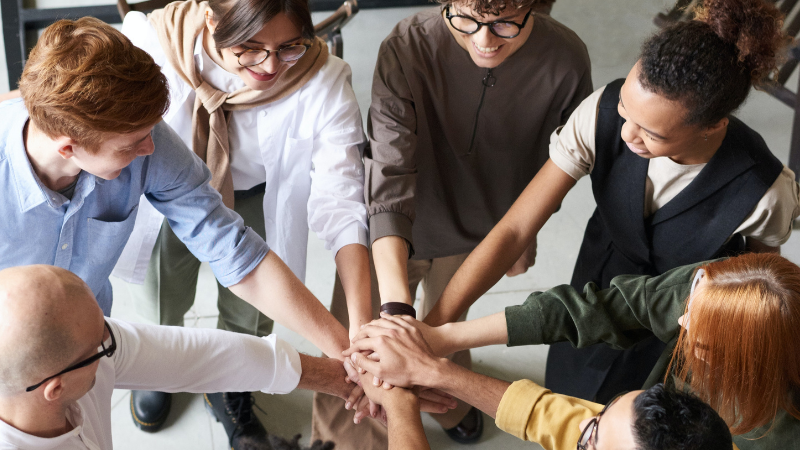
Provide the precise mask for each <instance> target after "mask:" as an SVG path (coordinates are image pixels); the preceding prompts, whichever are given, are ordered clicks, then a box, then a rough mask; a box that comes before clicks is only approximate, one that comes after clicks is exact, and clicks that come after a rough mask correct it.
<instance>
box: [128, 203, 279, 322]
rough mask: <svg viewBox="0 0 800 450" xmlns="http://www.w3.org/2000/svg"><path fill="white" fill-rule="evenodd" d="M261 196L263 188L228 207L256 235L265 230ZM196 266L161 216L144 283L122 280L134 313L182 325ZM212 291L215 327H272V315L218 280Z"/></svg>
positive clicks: (194, 286) (191, 295)
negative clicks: (129, 296)
mask: <svg viewBox="0 0 800 450" xmlns="http://www.w3.org/2000/svg"><path fill="white" fill-rule="evenodd" d="M263 201H264V194H263V193H261V194H257V195H254V196H252V197H249V198H246V199H239V200H236V201H235V204H234V208H233V210H234V211H236V212H237V213H238V214H239V215H240V216H242V219H243V220H244V224H245V225H246V226H249V227H251V228H252V229H253V230H254V231H255V232H256V233H258V235H259V236H261V238H262V239H263V238H264V237H265V236H266V232H265V230H264V209H263V208H264V207H263ZM199 270H200V261H199V260H198V259H197V258H195V257H194V255H193V254H192V253H191V252H190V251H189V249H188V248H186V245H184V243H183V242H181V240H180V239H178V237H177V236H175V233H173V232H172V228H170V226H169V223H168V222H167V220H166V219H165V220H164V224H163V225H162V226H161V232H160V233H159V235H158V238H157V240H156V244H155V247H154V248H153V255H152V256H151V258H150V265H149V266H148V267H147V275H146V276H145V281H144V284H143V285H136V284H128V286H129V291H130V293H131V295H132V296H133V298H134V299H135V304H136V311H137V313H138V314H139V315H140V316H141V317H142V318H143V319H145V320H147V321H150V322H151V323H155V324H160V325H174V326H183V316H185V315H186V313H187V312H188V311H189V309H190V308H191V307H192V305H193V304H194V298H195V293H196V291H197V275H198V272H199ZM217 292H218V294H219V295H218V298H217V307H218V308H219V319H218V320H217V328H219V329H221V330H227V331H234V332H237V333H243V334H250V335H253V336H266V335H268V334H270V333H271V332H272V325H273V322H272V319H270V318H269V317H267V316H265V315H264V314H262V313H261V312H259V311H258V310H257V309H256V308H255V307H253V306H252V305H251V304H249V303H247V302H246V301H244V300H242V299H241V298H239V297H238V296H236V295H235V294H234V293H232V292H231V291H230V290H229V289H228V288H226V287H224V286H222V285H221V284H219V283H217Z"/></svg>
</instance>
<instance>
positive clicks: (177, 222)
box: [0, 100, 269, 315]
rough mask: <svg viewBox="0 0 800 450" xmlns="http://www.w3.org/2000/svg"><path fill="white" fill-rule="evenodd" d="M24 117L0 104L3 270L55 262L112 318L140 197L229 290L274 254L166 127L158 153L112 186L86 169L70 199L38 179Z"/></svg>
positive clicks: (159, 129)
mask: <svg viewBox="0 0 800 450" xmlns="http://www.w3.org/2000/svg"><path fill="white" fill-rule="evenodd" d="M27 120H28V111H27V110H26V108H25V105H24V104H23V103H22V101H21V100H12V101H8V102H5V103H3V104H0V188H1V189H2V191H0V192H2V197H3V201H2V203H0V269H3V268H6V267H12V266H20V265H27V264H50V265H54V266H58V267H62V268H64V269H67V270H70V271H72V272H73V273H75V274H76V275H78V276H79V277H81V278H82V279H83V281H85V282H86V284H88V285H89V287H90V288H91V289H92V292H94V295H95V296H96V297H97V302H98V303H99V304H100V307H101V308H102V309H103V313H104V314H105V315H108V314H109V313H110V311H111V302H112V293H111V283H110V282H109V280H108V276H109V274H111V271H112V270H113V269H114V265H115V264H116V262H117V259H118V258H119V256H120V253H122V249H123V248H124V246H125V243H126V242H127V240H128V236H129V235H130V233H131V230H132V229H133V224H134V222H135V220H136V211H137V208H138V205H139V197H140V196H141V195H142V194H144V195H145V196H146V197H147V199H148V200H149V201H150V203H151V204H152V205H153V206H154V207H155V208H156V209H157V210H158V211H160V212H161V213H162V214H164V216H166V217H167V219H168V220H169V224H170V226H171V227H172V229H173V230H174V231H175V234H176V235H177V236H178V237H179V238H180V239H181V240H182V241H183V242H184V243H185V244H186V246H187V247H188V248H189V250H191V251H192V253H193V254H194V255H195V256H196V257H197V258H198V259H200V260H201V261H208V262H209V263H210V265H211V268H212V270H213V271H214V275H216V277H217V279H218V280H219V282H220V283H221V284H222V285H224V286H230V285H233V284H236V283H238V282H239V281H241V280H242V278H244V277H245V275H247V274H248V273H250V271H251V270H253V269H254V268H255V267H256V266H257V265H258V263H259V262H261V260H262V259H263V258H264V257H265V256H266V254H267V252H268V251H269V248H268V247H267V244H266V243H265V242H264V241H263V240H262V239H261V237H259V236H258V235H257V234H256V233H255V232H254V231H253V230H252V229H250V228H249V227H245V226H244V222H242V219H241V217H239V215H238V214H236V213H235V212H233V211H231V210H230V209H228V208H226V207H225V206H224V205H223V204H222V197H221V196H220V195H219V193H218V192H217V191H216V190H214V188H212V187H211V186H209V184H208V182H209V180H210V179H211V173H210V172H209V170H208V168H207V167H206V165H205V164H204V163H203V162H202V161H201V160H200V159H199V158H198V157H197V156H196V155H195V154H194V153H192V152H191V151H190V150H189V149H187V148H186V145H185V144H184V143H183V142H182V141H181V139H180V138H179V137H178V136H177V135H176V134H175V133H174V132H173V131H172V129H171V128H169V126H168V125H166V124H165V123H164V122H160V123H159V124H158V125H156V126H155V128H154V129H153V131H152V136H153V142H154V143H155V151H154V152H153V154H152V155H149V156H145V157H139V158H136V159H135V160H134V161H133V162H132V163H131V164H130V165H129V166H128V167H126V168H125V169H123V170H122V172H121V173H120V175H119V176H118V177H117V178H116V179H113V180H103V179H102V178H98V177H95V176H94V175H91V174H89V173H87V172H81V173H80V175H79V176H78V182H77V184H76V186H75V192H74V194H73V196H72V200H69V199H67V198H66V197H64V196H63V195H61V194H59V193H58V192H54V191H52V190H50V189H48V188H47V187H46V186H44V184H42V182H41V181H40V180H39V178H38V177H37V176H36V174H35V173H34V171H33V169H32V167H31V164H30V161H29V160H28V156H27V153H26V151H25V144H24V142H23V136H22V130H23V128H24V126H25V123H26V122H27Z"/></svg>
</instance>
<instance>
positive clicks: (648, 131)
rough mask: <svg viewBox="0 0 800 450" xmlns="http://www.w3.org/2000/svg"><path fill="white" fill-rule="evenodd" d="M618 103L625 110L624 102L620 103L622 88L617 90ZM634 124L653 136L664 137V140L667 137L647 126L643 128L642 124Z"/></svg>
mask: <svg viewBox="0 0 800 450" xmlns="http://www.w3.org/2000/svg"><path fill="white" fill-rule="evenodd" d="M619 104H620V105H622V109H624V110H625V111H627V109H626V108H625V103H622V89H620V90H619ZM636 125H637V126H638V127H639V128H641V129H643V130H644V131H646V132H647V133H648V134H652V135H653V136H655V137H657V138H659V139H664V140H666V139H667V138H665V137H664V136H662V135H660V134H658V133H655V132H653V131H650V130H648V129H647V128H645V127H643V126H641V125H639V124H636Z"/></svg>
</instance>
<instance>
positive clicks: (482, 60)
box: [444, 2, 535, 69]
mask: <svg viewBox="0 0 800 450" xmlns="http://www.w3.org/2000/svg"><path fill="white" fill-rule="evenodd" d="M450 14H452V15H460V16H469V17H472V18H473V19H475V20H477V21H478V22H483V23H491V22H495V21H498V20H505V21H511V22H516V23H517V24H520V25H521V24H522V22H523V21H524V20H525V16H526V15H527V14H528V9H525V10H508V9H506V10H505V11H501V12H500V14H498V15H490V14H487V15H484V16H482V15H480V14H478V13H477V12H475V10H473V9H472V8H471V7H470V6H469V5H468V4H467V3H466V2H463V3H453V4H452V5H451V6H450ZM444 20H445V22H446V23H447V26H448V28H450V30H451V32H453V35H454V36H455V37H456V39H458V41H459V45H461V47H463V48H464V49H466V50H467V51H468V52H469V56H470V57H471V58H472V61H473V62H474V63H475V65H477V66H478V67H483V68H487V69H493V68H495V67H497V66H499V65H500V64H501V63H502V62H503V61H505V60H506V59H507V58H508V57H509V56H511V55H513V54H514V53H516V51H517V50H519V49H520V47H522V45H523V44H525V42H526V41H527V40H528V37H530V35H531V30H533V22H534V20H535V19H534V16H533V15H531V17H529V18H528V21H527V23H526V24H525V27H524V28H523V29H522V31H521V32H520V34H519V36H517V37H514V38H511V39H505V38H501V37H497V36H495V35H494V34H492V32H491V31H490V30H489V27H487V26H485V25H484V26H482V27H481V28H480V29H479V30H478V32H477V33H474V34H465V33H461V32H459V31H458V30H456V29H454V28H453V27H452V26H451V25H450V22H449V21H448V20H447V19H444Z"/></svg>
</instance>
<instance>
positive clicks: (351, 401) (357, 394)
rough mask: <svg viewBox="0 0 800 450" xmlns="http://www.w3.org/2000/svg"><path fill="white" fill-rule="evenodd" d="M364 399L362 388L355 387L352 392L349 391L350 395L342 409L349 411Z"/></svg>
mask: <svg viewBox="0 0 800 450" xmlns="http://www.w3.org/2000/svg"><path fill="white" fill-rule="evenodd" d="M363 397H364V388H362V387H361V386H358V385H356V387H354V388H353V390H352V391H350V395H349V396H347V401H346V402H345V404H344V409H350V408H352V407H353V405H355V404H356V403H357V402H358V401H359V400H360V399H361V398H363Z"/></svg>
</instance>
